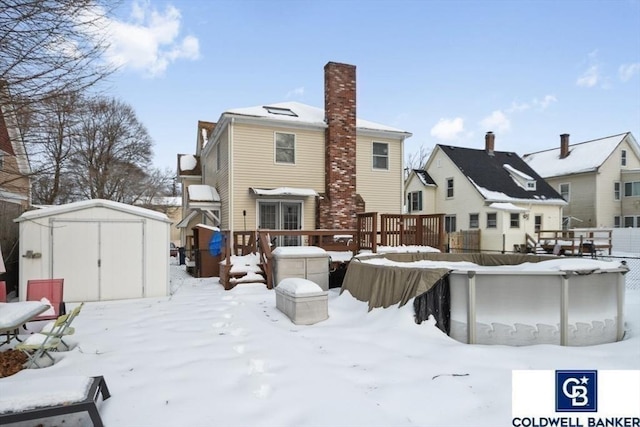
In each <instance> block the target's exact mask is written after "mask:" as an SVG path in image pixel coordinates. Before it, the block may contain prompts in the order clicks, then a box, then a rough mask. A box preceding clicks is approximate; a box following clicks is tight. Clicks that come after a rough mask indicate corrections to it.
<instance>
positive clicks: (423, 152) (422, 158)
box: [404, 145, 431, 179]
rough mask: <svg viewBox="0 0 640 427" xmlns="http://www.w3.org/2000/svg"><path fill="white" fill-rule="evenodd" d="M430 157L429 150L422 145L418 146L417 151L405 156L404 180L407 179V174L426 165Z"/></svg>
mask: <svg viewBox="0 0 640 427" xmlns="http://www.w3.org/2000/svg"><path fill="white" fill-rule="evenodd" d="M430 155H431V149H430V148H425V146H424V145H421V146H420V149H419V150H418V151H414V152H413V153H410V154H409V155H408V156H407V161H406V163H405V165H406V166H405V169H404V171H405V176H404V177H405V179H406V178H408V177H409V174H410V173H411V171H412V170H413V169H422V168H424V166H425V165H426V163H427V160H428V159H429V156H430Z"/></svg>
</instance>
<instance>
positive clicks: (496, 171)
mask: <svg viewBox="0 0 640 427" xmlns="http://www.w3.org/2000/svg"><path fill="white" fill-rule="evenodd" d="M494 145H495V135H493V133H491V132H488V133H487V135H486V137H485V149H484V150H478V149H471V148H462V147H453V146H447V145H440V144H438V145H436V147H435V148H434V150H433V151H432V153H431V155H430V157H429V159H428V160H427V163H426V165H425V167H424V170H417V171H412V173H411V174H410V176H409V178H408V180H407V185H406V187H405V188H406V200H407V204H408V209H407V210H408V211H409V212H410V213H424V214H433V213H445V214H446V216H445V230H446V231H447V232H453V231H461V230H480V233H481V247H480V249H481V250H483V251H512V250H513V249H514V245H523V244H525V243H526V237H525V236H526V234H529V235H531V236H534V235H535V232H536V230H538V229H557V228H558V227H560V223H561V220H562V209H563V207H564V206H565V205H566V202H565V201H564V200H562V198H561V197H560V195H559V194H558V193H557V192H556V191H555V190H554V189H553V188H551V186H549V184H547V183H546V182H545V181H544V180H543V179H542V178H541V177H540V176H539V175H538V174H537V173H536V172H535V171H534V170H533V169H531V168H530V167H529V166H528V165H527V164H526V163H525V162H524V161H523V160H522V159H521V158H520V157H519V156H518V155H517V154H516V153H512V152H504V151H495V150H494ZM419 199H420V200H419ZM416 208H420V209H416Z"/></svg>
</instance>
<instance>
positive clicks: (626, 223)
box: [624, 216, 635, 228]
mask: <svg viewBox="0 0 640 427" xmlns="http://www.w3.org/2000/svg"><path fill="white" fill-rule="evenodd" d="M634 219H635V218H634V217H632V216H625V217H624V228H631V227H633V226H634V221H633V220H634Z"/></svg>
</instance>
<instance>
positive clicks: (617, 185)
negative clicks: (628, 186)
mask: <svg viewBox="0 0 640 427" xmlns="http://www.w3.org/2000/svg"><path fill="white" fill-rule="evenodd" d="M613 200H620V183H619V182H614V183H613Z"/></svg>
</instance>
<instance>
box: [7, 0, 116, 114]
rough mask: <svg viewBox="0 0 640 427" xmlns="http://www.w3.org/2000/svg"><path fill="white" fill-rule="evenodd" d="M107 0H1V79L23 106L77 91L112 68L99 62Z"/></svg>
mask: <svg viewBox="0 0 640 427" xmlns="http://www.w3.org/2000/svg"><path fill="white" fill-rule="evenodd" d="M115 6H116V5H115V2H113V1H111V0H0V80H3V81H6V82H7V83H8V84H9V86H10V87H11V89H12V92H13V95H14V97H15V100H16V101H17V100H19V101H20V102H21V103H23V104H29V103H33V102H39V101H42V100H43V99H46V98H49V97H56V96H58V95H60V94H62V93H64V94H73V93H81V92H83V91H84V90H86V89H87V88H88V87H90V86H92V85H94V84H95V83H96V82H98V81H100V80H102V79H103V78H105V77H106V76H107V75H109V74H110V72H112V71H113V69H112V68H111V67H110V66H109V65H107V63H106V61H104V60H103V54H104V52H105V51H106V49H107V48H108V43H107V42H106V35H107V28H106V23H107V22H108V20H106V19H105V18H106V16H107V14H108V13H109V12H110V11H111V10H112V9H113V8H115Z"/></svg>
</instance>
